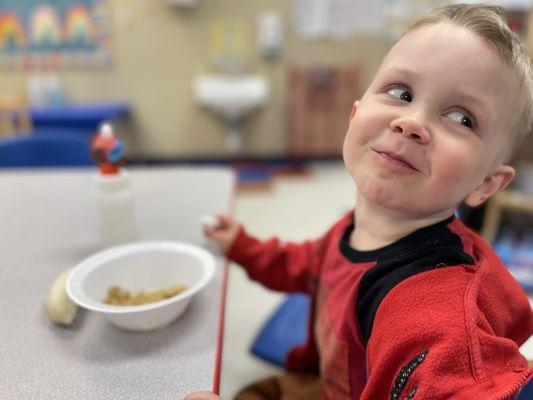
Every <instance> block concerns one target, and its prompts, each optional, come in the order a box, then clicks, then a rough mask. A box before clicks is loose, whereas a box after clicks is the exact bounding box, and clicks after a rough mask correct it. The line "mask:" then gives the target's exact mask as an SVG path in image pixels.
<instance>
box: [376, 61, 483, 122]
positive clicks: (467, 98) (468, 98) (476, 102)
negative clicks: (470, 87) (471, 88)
mask: <svg viewBox="0 0 533 400" xmlns="http://www.w3.org/2000/svg"><path fill="white" fill-rule="evenodd" d="M383 73H384V74H391V73H395V74H400V75H405V76H406V77H407V78H417V77H420V76H421V74H419V73H418V72H416V71H413V70H410V69H408V68H405V67H390V68H387V69H385V70H384V71H383ZM454 94H455V96H456V97H457V98H459V99H461V100H462V101H464V102H466V103H469V104H473V106H474V107H475V108H477V109H479V110H480V111H481V112H482V113H483V114H484V115H491V114H492V113H491V112H490V108H489V107H488V106H487V105H486V104H485V102H484V101H483V100H481V99H480V98H479V96H475V95H473V94H471V93H468V92H465V91H463V90H460V89H458V90H457V91H455V93H454Z"/></svg>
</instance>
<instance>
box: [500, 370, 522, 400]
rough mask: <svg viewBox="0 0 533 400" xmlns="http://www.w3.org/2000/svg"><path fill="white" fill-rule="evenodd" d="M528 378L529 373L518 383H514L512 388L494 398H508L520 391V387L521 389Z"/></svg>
mask: <svg viewBox="0 0 533 400" xmlns="http://www.w3.org/2000/svg"><path fill="white" fill-rule="evenodd" d="M528 378H529V374H525V375H524V376H523V377H522V379H520V381H519V382H518V384H517V385H514V386H513V387H512V388H511V389H508V390H507V391H506V392H505V393H503V395H502V396H499V397H495V398H494V399H493V400H507V399H508V398H509V396H510V395H511V394H513V393H514V392H516V391H518V389H520V388H521V387H522V386H523V385H524V383H525V382H526V381H527V380H528Z"/></svg>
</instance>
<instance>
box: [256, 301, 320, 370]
mask: <svg viewBox="0 0 533 400" xmlns="http://www.w3.org/2000/svg"><path fill="white" fill-rule="evenodd" d="M309 304H310V299H309V296H307V295H304V294H291V295H288V296H287V299H286V300H285V301H284V302H283V303H282V304H281V305H280V306H279V307H278V309H277V310H276V311H275V312H274V313H273V314H272V316H271V317H270V318H269V319H268V320H267V322H266V323H265V324H264V325H263V327H262V328H261V331H260V332H259V335H258V336H257V338H256V339H255V341H254V343H253V344H252V349H251V352H252V354H254V355H256V356H257V357H260V358H262V359H264V360H266V361H269V362H271V363H273V364H276V365H279V366H281V367H283V366H285V358H286V356H287V353H288V352H289V350H291V349H292V348H293V347H294V346H297V345H300V344H304V343H305V342H306V339H307V320H308V318H309Z"/></svg>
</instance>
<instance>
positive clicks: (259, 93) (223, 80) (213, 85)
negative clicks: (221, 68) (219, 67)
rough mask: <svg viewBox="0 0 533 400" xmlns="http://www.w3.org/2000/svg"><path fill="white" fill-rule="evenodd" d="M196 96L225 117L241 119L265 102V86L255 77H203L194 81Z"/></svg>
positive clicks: (261, 80) (264, 80) (263, 81)
mask: <svg viewBox="0 0 533 400" xmlns="http://www.w3.org/2000/svg"><path fill="white" fill-rule="evenodd" d="M195 96H196V99H197V101H198V103H199V104H200V105H202V106H205V107H207V108H210V109H211V110H212V111H214V112H216V113H217V114H220V115H221V116H223V117H225V118H228V119H231V118H241V117H243V116H245V115H246V114H248V113H249V112H250V111H252V110H254V109H255V108H258V107H260V106H261V105H263V104H264V103H265V102H266V100H267V97H268V87H267V82H266V79H265V78H263V77H262V76H258V75H202V76H200V77H198V78H197V79H196V82H195Z"/></svg>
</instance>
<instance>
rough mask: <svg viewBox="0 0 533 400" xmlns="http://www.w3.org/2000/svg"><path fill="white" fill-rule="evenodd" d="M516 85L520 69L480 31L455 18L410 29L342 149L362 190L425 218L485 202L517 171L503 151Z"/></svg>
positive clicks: (357, 112) (379, 202)
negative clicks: (505, 60)
mask: <svg viewBox="0 0 533 400" xmlns="http://www.w3.org/2000/svg"><path fill="white" fill-rule="evenodd" d="M516 93H518V82H517V79H516V78H515V75H514V74H513V72H512V70H511V69H510V68H509V67H507V66H506V65H505V64H504V63H503V62H502V61H501V60H500V58H499V56H498V54H497V52H496V50H495V48H493V47H492V45H491V44H489V43H488V42H486V41H485V40H483V39H482V38H480V37H478V36H477V35H475V34H474V33H471V32H469V31H467V30H464V29H462V28H459V27H456V26H453V25H451V24H436V25H428V26H424V27H421V28H419V29H418V30H415V31H413V32H410V33H409V34H407V35H406V36H405V37H404V38H402V39H401V40H400V41H399V42H398V43H397V44H396V45H395V46H394V47H393V48H392V49H391V51H390V52H389V53H388V55H387V56H386V57H385V60H384V61H383V64H382V65H381V67H380V69H379V71H378V73H377V75H376V77H375V78H374V80H373V82H372V83H371V85H370V87H369V88H368V90H367V91H366V93H365V94H364V96H363V98H362V99H361V101H360V102H356V106H355V114H354V116H353V118H352V119H351V121H350V126H349V128H348V132H347V134H346V139H345V142H344V148H343V156H344V161H345V164H346V166H347V168H348V171H349V172H350V174H351V175H352V177H353V179H354V181H355V184H356V186H357V189H358V195H359V196H360V195H363V196H364V197H365V198H366V199H367V200H369V201H371V202H373V203H375V204H377V205H379V206H381V207H385V208H388V209H391V210H395V211H399V212H402V213H408V214H410V215H416V216H417V217H428V216H437V215H440V214H442V215H450V214H451V213H453V212H454V211H455V209H456V207H457V205H458V204H459V203H460V202H461V201H463V200H466V202H467V203H468V204H469V205H472V206H476V205H478V204H481V203H482V202H483V201H484V200H485V199H486V198H487V197H488V196H490V195H491V194H492V193H494V192H495V191H497V190H498V189H500V188H501V187H502V186H505V185H506V184H507V183H508V181H510V180H511V179H512V177H513V173H514V171H513V170H512V168H510V167H508V166H502V165H499V163H498V162H497V160H498V159H499V158H500V156H501V154H502V153H503V151H504V149H505V148H506V146H505V145H506V138H507V137H508V136H507V135H508V133H509V132H510V131H511V129H512V126H513V123H514V122H515V120H516V117H517V111H516V110H517V109H518V104H519V103H518V99H517V96H516Z"/></svg>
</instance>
